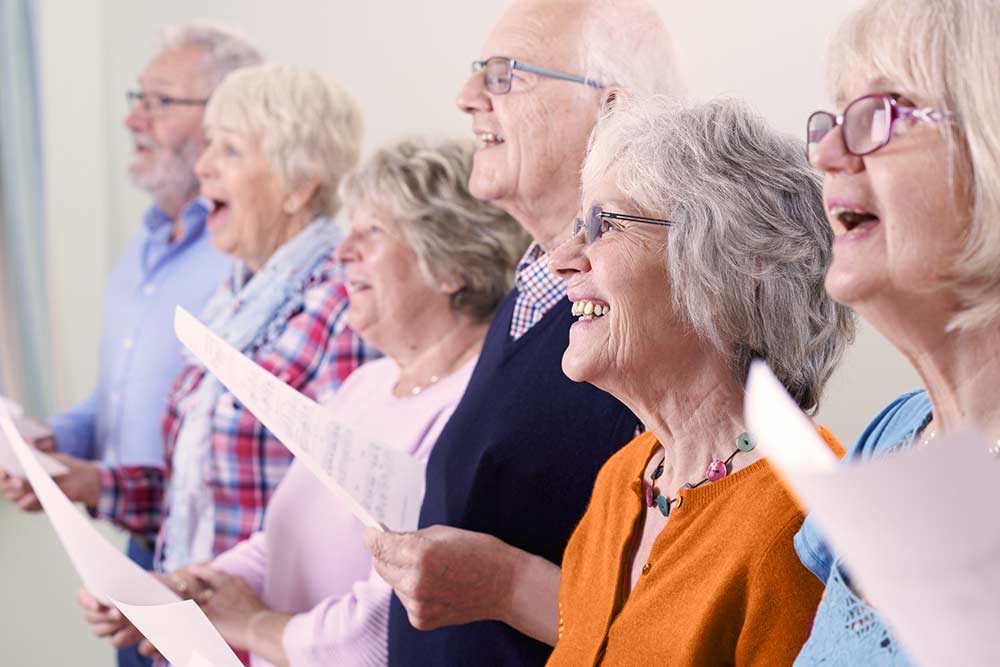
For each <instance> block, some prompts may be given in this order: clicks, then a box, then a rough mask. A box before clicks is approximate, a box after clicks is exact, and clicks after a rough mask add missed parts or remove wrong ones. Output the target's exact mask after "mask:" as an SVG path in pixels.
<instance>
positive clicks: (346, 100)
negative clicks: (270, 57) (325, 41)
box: [205, 64, 362, 216]
mask: <svg viewBox="0 0 1000 667" xmlns="http://www.w3.org/2000/svg"><path fill="white" fill-rule="evenodd" d="M205 122H206V123H211V124H219V125H224V126H225V127H226V128H227V129H232V130H235V131H237V132H246V133H248V134H256V135H258V136H259V137H260V141H261V146H262V147H263V149H264V153H265V155H267V156H268V160H269V161H270V163H271V166H272V167H273V168H274V170H275V171H276V173H278V174H279V175H280V176H281V178H282V181H283V182H284V184H285V185H286V186H288V187H290V188H296V187H299V186H301V185H303V184H304V183H306V182H308V181H309V180H310V179H316V180H318V182H319V186H318V188H317V190H316V194H315V195H314V196H313V198H312V199H311V200H310V202H309V207H310V213H312V214H313V215H320V214H323V215H329V216H333V215H335V214H336V213H337V210H338V209H339V208H340V202H339V199H338V196H337V188H338V186H339V185H340V180H341V179H342V178H343V177H344V175H345V174H346V173H347V172H348V171H350V169H351V168H352V167H353V166H354V165H355V164H357V161H358V156H359V154H360V152H361V134H362V120H361V110H360V109H359V108H358V105H357V104H356V103H355V102H354V100H353V99H352V98H351V96H350V95H348V94H347V92H346V91H345V90H344V89H343V88H341V87H340V86H339V85H337V84H336V83H334V82H333V81H330V80H328V79H326V78H325V77H323V76H321V75H320V74H319V73H317V72H315V71H313V70H310V69H306V68H304V67H295V66H292V65H277V64H267V65H257V66H255V67H245V68H243V69H239V70H236V71H235V72H233V73H232V74H230V75H229V76H228V77H226V79H225V81H223V82H222V83H221V84H220V85H219V87H218V88H217V89H216V90H215V93H214V94H213V95H212V98H211V100H210V101H209V103H208V108H207V109H205Z"/></svg>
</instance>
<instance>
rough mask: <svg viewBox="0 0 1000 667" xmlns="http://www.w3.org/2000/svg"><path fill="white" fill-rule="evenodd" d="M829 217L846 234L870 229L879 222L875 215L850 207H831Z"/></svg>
mask: <svg viewBox="0 0 1000 667" xmlns="http://www.w3.org/2000/svg"><path fill="white" fill-rule="evenodd" d="M830 216H831V217H832V218H833V219H834V220H836V221H837V222H839V223H840V225H841V226H842V227H843V228H844V231H845V232H846V233H848V234H850V233H851V232H854V231H859V232H860V231H865V230H868V229H871V228H872V227H874V226H875V225H877V224H878V223H879V222H881V221H880V220H879V218H878V216H877V215H874V214H872V213H869V212H868V211H863V210H860V209H856V208H852V207H850V206H841V205H837V206H833V207H831V208H830Z"/></svg>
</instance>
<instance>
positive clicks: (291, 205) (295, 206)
mask: <svg viewBox="0 0 1000 667" xmlns="http://www.w3.org/2000/svg"><path fill="white" fill-rule="evenodd" d="M299 208H300V206H299V202H298V200H297V199H286V200H285V204H284V206H282V209H283V210H284V211H285V213H287V214H288V215H295V214H296V213H298V212H299Z"/></svg>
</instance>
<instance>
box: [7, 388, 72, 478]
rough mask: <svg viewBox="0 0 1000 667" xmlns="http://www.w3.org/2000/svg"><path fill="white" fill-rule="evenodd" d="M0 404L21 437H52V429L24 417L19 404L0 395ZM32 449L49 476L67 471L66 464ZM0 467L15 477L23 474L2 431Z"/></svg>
mask: <svg viewBox="0 0 1000 667" xmlns="http://www.w3.org/2000/svg"><path fill="white" fill-rule="evenodd" d="M0 405H2V406H3V407H4V408H5V409H6V411H7V414H8V415H10V417H11V419H12V421H13V423H14V425H15V428H16V430H17V432H18V433H19V434H20V436H21V437H22V438H23V439H25V440H29V441H32V442H34V441H35V440H41V439H44V438H49V437H52V431H50V430H49V429H48V428H43V427H41V426H40V425H38V424H37V423H35V422H34V421H32V420H29V419H25V418H24V416H23V415H24V413H23V411H22V409H21V406H20V405H18V404H17V403H15V402H14V401H11V400H10V399H8V398H6V397H4V396H2V395H0ZM32 449H33V454H34V456H35V458H36V459H38V461H39V463H41V465H42V468H43V469H44V470H45V472H46V473H48V474H49V475H50V476H52V477H57V476H59V475H65V474H66V473H67V472H69V470H68V469H67V468H66V466H64V465H63V464H62V463H60V462H59V461H57V460H55V459H54V458H52V457H51V456H49V455H48V454H45V453H44V452H40V451H38V450H37V449H34V448H32ZM0 468H2V469H3V470H4V471H5V472H6V473H7V474H9V475H13V476H15V477H24V476H25V475H24V470H23V469H22V468H21V464H20V462H19V461H18V459H17V457H16V456H14V452H13V451H12V450H11V444H10V440H9V438H8V437H7V436H5V435H4V434H3V433H0Z"/></svg>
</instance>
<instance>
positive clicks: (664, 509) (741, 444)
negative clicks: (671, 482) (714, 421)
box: [644, 431, 757, 516]
mask: <svg viewBox="0 0 1000 667" xmlns="http://www.w3.org/2000/svg"><path fill="white" fill-rule="evenodd" d="M756 445H757V443H755V442H754V440H753V438H751V437H750V434H749V433H747V432H745V431H744V432H743V433H740V434H739V436H737V438H736V450H735V451H734V452H733V453H732V454H730V455H729V458H727V459H726V460H725V461H723V460H722V459H713V460H712V462H711V463H709V464H708V468H707V469H706V470H705V479H703V480H701V481H700V482H698V483H697V484H692V483H691V482H687V483H685V484H684V488H685V489H697V488H698V487H699V486H702V485H703V484H708V483H709V482H717V481H719V480H720V479H722V478H723V477H725V476H726V475H728V474H729V473H730V472H731V471H732V464H733V459H734V458H736V455H737V454H739V453H740V452H752V451H753V448H754V447H755V446H756ZM666 460H667V457H666V455H664V457H663V458H662V459H661V460H660V462H659V463H658V464H657V465H656V469H655V470H653V472H652V473H651V474H650V475H649V486H647V487H646V488H645V491H644V493H645V500H646V507H653V506H654V505H655V506H656V507H658V508H659V509H660V514H662V515H663V516H670V511H671V510H672V509H673V508H674V505H675V504H676V505H677V507H680V506H681V502H683V500H684V499H683V498H682V497H681V496H678V497H676V498H667V497H666V496H664V495H662V494H659V493H657V491H656V487H655V484H656V480H658V479H660V476H661V475H663V463H664V461H666Z"/></svg>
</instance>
